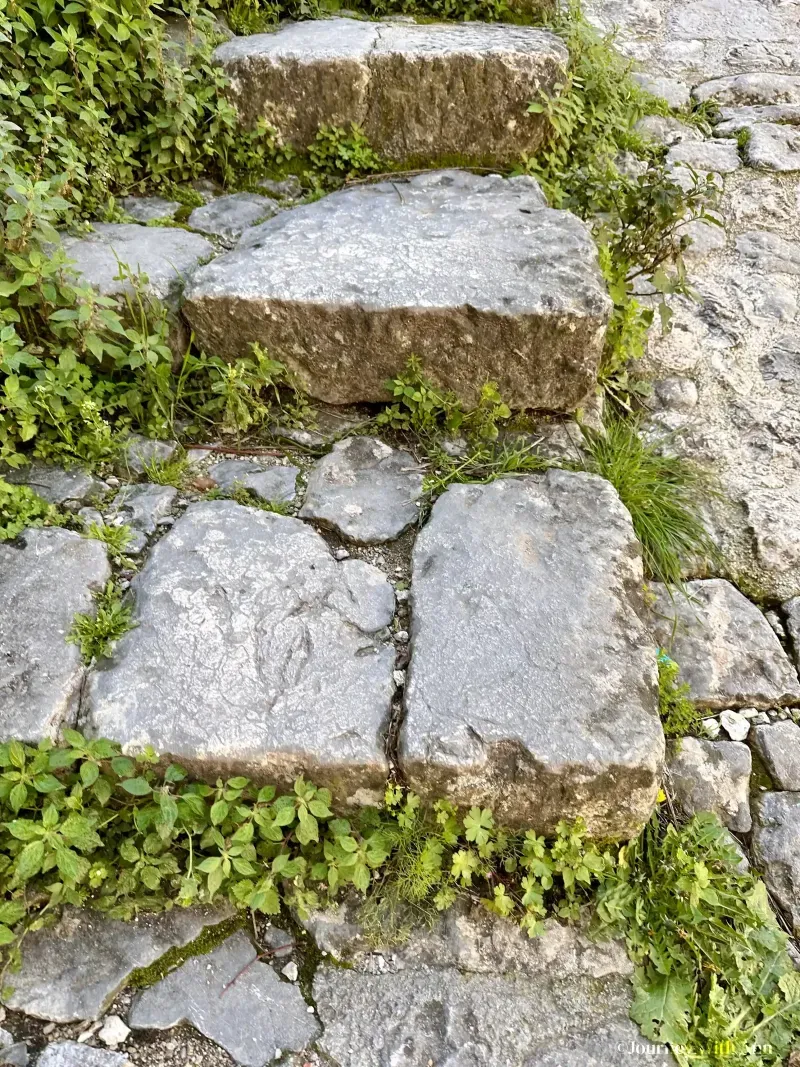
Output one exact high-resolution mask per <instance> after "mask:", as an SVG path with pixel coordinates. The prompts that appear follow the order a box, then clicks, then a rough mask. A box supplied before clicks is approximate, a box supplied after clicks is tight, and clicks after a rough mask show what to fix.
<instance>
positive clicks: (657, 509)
mask: <svg viewBox="0 0 800 1067" xmlns="http://www.w3.org/2000/svg"><path fill="white" fill-rule="evenodd" d="M584 436H585V439H586V445H587V448H588V451H589V460H588V463H587V469H588V470H591V471H592V472H594V473H596V474H600V475H601V476H602V477H603V478H607V479H608V481H609V482H611V484H612V485H613V486H614V488H615V489H616V490H617V492H618V493H619V497H620V500H621V501H622V503H623V504H624V505H625V507H626V508H627V509H628V511H629V512H630V515H631V519H632V520H633V529H634V531H635V533H636V536H637V538H638V539H639V541H640V542H641V545H642V554H643V557H644V567H645V572H646V574H647V575H649V576H651V577H653V578H655V579H656V580H657V581H660V582H665V583H667V584H669V585H680V584H681V583H682V579H683V574H684V567H685V565H686V564H687V563H688V562H690V561H693V560H695V561H696V560H697V559H698V558H705V559H710V558H713V556H714V547H713V545H712V543H711V541H710V539H709V537H708V534H707V532H706V529H705V526H704V525H703V522H702V519H701V518H700V517H699V514H698V511H699V505H700V501H701V499H702V496H703V493H707V492H708V486H707V485H706V484H705V481H704V479H703V477H702V476H701V474H700V473H699V472H698V471H697V470H696V469H695V468H694V467H693V466H692V465H691V464H689V463H687V462H686V461H685V460H683V459H681V458H679V457H677V456H674V455H671V454H670V453H669V452H668V451H667V450H666V449H665V447H664V446H665V444H666V442H663V441H661V442H659V441H652V440H645V438H643V437H642V436H640V434H639V433H638V428H637V425H636V422H635V421H634V420H631V419H622V418H616V417H613V418H611V419H609V420H608V421H607V423H606V426H605V432H604V433H594V432H592V431H590V430H585V431H584Z"/></svg>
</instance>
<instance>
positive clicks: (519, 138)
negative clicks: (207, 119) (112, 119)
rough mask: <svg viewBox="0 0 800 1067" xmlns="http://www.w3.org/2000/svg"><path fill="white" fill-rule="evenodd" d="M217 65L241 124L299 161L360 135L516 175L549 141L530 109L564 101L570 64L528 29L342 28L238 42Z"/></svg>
mask: <svg viewBox="0 0 800 1067" xmlns="http://www.w3.org/2000/svg"><path fill="white" fill-rule="evenodd" d="M214 58H215V60H216V61H217V62H218V63H219V64H220V65H221V66H222V67H223V69H224V70H225V72H226V74H227V75H228V77H229V78H230V79H231V84H230V89H229V95H230V96H231V99H232V100H233V102H234V103H235V105H236V107H237V108H238V110H239V113H240V115H241V116H242V119H243V121H244V122H245V123H246V124H248V125H253V124H254V123H255V122H256V120H257V119H259V118H266V119H267V121H268V122H269V123H271V124H272V125H273V126H274V127H276V128H277V130H278V131H279V133H280V134H281V136H282V137H283V139H284V140H285V141H287V142H288V143H290V144H292V145H293V146H294V147H295V148H297V149H301V150H302V149H305V148H306V147H307V146H308V145H309V144H310V143H311V142H312V141H313V139H314V137H315V135H316V132H317V130H318V128H319V127H320V126H321V125H335V126H344V127H349V126H350V124H351V123H357V124H358V125H360V126H362V127H363V129H364V131H365V133H366V135H367V137H368V138H369V140H370V142H371V144H372V146H373V148H375V149H376V150H377V151H378V152H379V153H380V154H381V155H383V156H385V157H387V158H389V159H393V160H398V161H405V162H413V161H418V160H420V158H425V159H428V160H435V159H441V158H442V157H443V156H448V155H454V154H456V155H459V156H462V157H467V158H469V159H473V160H488V159H490V160H492V162H496V163H501V162H509V163H511V162H516V161H517V160H518V159H519V157H520V155H521V153H522V152H528V153H530V152H534V151H535V150H536V149H537V148H538V147H539V146H540V145H541V143H542V141H543V139H544V138H545V136H546V132H547V121H546V119H545V118H544V116H542V115H534V114H528V113H527V108H528V104H529V103H530V102H531V101H532V100H534V99H538V98H539V95H540V94H545V95H554V94H555V93H556V92H557V89H556V86H557V85H559V84H561V83H563V81H564V71H565V69H566V64H567V59H568V56H567V50H566V48H565V47H564V44H563V42H562V41H561V40H560V39H559V38H558V37H556V36H555V35H554V34H551V33H547V32H545V31H542V30H537V29H532V28H531V27H528V26H510V25H500V24H493V25H490V24H485V23H481V22H469V23H437V24H431V23H428V24H416V23H414V22H392V23H383V24H381V23H376V22H366V21H357V20H355V19H347V18H344V19H343V18H334V19H325V20H317V21H310V22H300V23H284V24H283V25H282V26H281V27H280V28H279V29H278V30H277V31H276V32H274V33H264V34H255V35H253V36H250V37H236V38H234V39H233V40H231V41H227V42H226V43H225V44H223V45H220V47H219V48H217V50H216V52H215V53H214Z"/></svg>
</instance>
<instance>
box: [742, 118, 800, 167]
mask: <svg viewBox="0 0 800 1067" xmlns="http://www.w3.org/2000/svg"><path fill="white" fill-rule="evenodd" d="M749 129H750V139H749V140H748V142H747V145H746V147H745V152H746V154H747V161H748V162H749V163H750V164H751V166H753V167H762V168H763V169H764V170H776V171H781V172H788V171H800V131H799V130H797V129H796V127H794V126H779V125H776V124H775V123H773V122H757V123H755V124H754V125H753V126H751V127H750V128H749Z"/></svg>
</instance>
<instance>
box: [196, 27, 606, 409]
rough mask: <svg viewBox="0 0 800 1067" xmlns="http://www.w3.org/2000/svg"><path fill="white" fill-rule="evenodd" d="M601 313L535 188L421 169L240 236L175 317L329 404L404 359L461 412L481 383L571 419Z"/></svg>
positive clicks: (581, 244)
mask: <svg viewBox="0 0 800 1067" xmlns="http://www.w3.org/2000/svg"><path fill="white" fill-rule="evenodd" d="M307 25H312V24H311V23H308V24H307ZM445 264H446V269H443V268H444V265H445ZM609 308H610V302H609V299H608V296H607V295H606V292H605V286H604V284H603V281H602V278H601V276H600V273H599V270H598V265H597V254H596V249H595V246H594V243H593V241H592V238H591V236H590V234H589V231H588V230H587V228H586V226H585V225H584V224H583V223H582V222H581V221H580V220H579V219H577V218H576V217H575V216H573V215H570V214H569V213H567V212H563V211H553V210H551V209H549V208H547V207H546V206H545V202H544V198H543V195H542V192H541V190H540V189H539V187H538V185H537V184H536V182H534V181H533V180H532V179H530V178H526V177H519V178H512V179H510V180H508V181H507V180H504V179H503V178H501V177H499V176H498V175H489V176H477V175H473V174H468V173H466V172H463V171H433V172H430V173H427V174H423V175H419V176H418V177H415V178H412V179H411V180H409V181H404V182H403V181H393V182H381V183H378V184H376V185H362V186H356V187H353V188H350V189H344V190H342V191H340V192H337V193H333V194H331V195H330V196H327V197H325V198H324V199H323V200H320V201H317V202H316V203H313V204H306V205H302V206H300V207H298V208H295V209H294V210H292V211H284V212H281V213H280V214H279V215H278V216H276V217H275V218H273V219H270V220H269V221H268V222H265V223H262V225H261V226H256V227H254V228H253V229H251V230H249V231H248V232H247V233H246V234H245V235H244V237H243V238H242V240H241V241H240V243H239V246H238V248H237V249H236V250H235V251H233V252H230V253H228V254H227V255H224V256H221V257H219V258H218V259H217V260H215V261H214V262H213V263H210V264H209V265H208V266H206V267H204V268H202V269H201V270H200V271H198V273H197V274H196V275H195V277H194V279H193V282H192V283H191V284H190V286H189V288H188V290H187V299H186V305H185V309H184V310H185V313H186V315H187V317H188V319H189V321H190V323H191V325H192V327H193V329H194V330H195V334H196V337H197V340H198V343H199V344H200V345H201V346H203V347H205V348H206V350H207V351H213V352H216V353H218V354H220V355H223V356H226V357H238V356H244V355H247V354H248V352H249V350H250V345H251V343H252V342H254V341H257V342H259V343H260V344H262V345H264V346H265V347H266V348H267V349H268V350H269V351H270V352H271V354H272V355H273V356H275V357H276V358H280V359H282V360H284V362H286V363H287V365H288V366H289V367H290V369H291V370H292V371H293V372H294V373H295V374H296V375H297V377H298V379H299V382H300V384H301V385H302V386H303V387H304V388H305V389H306V390H307V391H309V392H310V393H311V394H312V395H313V396H315V397H317V398H318V399H321V400H327V401H330V402H331V403H350V402H355V401H379V400H385V399H386V390H385V383H386V381H387V379H389V378H392V377H395V376H396V375H397V374H398V373H399V372H400V371H401V370H402V368H403V367H404V366H405V364H406V362H407V360H408V358H409V357H410V356H411V355H417V356H418V357H419V358H420V361H421V363H422V367H423V369H424V372H425V373H426V374H428V375H429V376H430V377H432V378H433V379H435V380H436V381H437V382H438V383H439V384H440V385H442V386H446V387H448V388H451V389H453V390H454V391H455V392H456V393H457V394H458V395H459V396H460V397H461V398H462V400H464V401H466V402H468V403H474V402H475V400H476V399H477V396H478V392H479V390H480V387H481V386H482V385H483V383H484V382H485V381H486V380H487V379H491V380H493V381H496V382H497V383H498V386H499V389H500V392H501V394H502V395H503V397H504V398H505V400H506V401H507V402H508V403H510V404H512V405H514V406H518V407H538V408H548V409H553V410H556V409H557V410H571V409H574V408H575V407H576V406H577V405H578V404H580V403H581V401H582V400H584V399H585V398H586V397H587V395H588V394H589V392H590V391H591V390H592V389H593V387H594V381H595V377H596V372H597V366H598V361H599V357H600V352H601V349H602V344H603V337H604V334H605V325H606V321H607V319H608V313H609Z"/></svg>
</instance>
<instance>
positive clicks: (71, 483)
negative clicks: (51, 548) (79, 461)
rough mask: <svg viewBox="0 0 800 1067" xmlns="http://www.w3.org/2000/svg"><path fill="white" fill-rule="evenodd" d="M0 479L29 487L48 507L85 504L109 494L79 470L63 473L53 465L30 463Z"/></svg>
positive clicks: (99, 480)
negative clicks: (49, 504) (46, 502)
mask: <svg viewBox="0 0 800 1067" xmlns="http://www.w3.org/2000/svg"><path fill="white" fill-rule="evenodd" d="M0 478H2V479H3V480H4V481H6V482H11V484H12V485H29V486H30V487H31V489H33V491H34V492H35V493H38V494H39V496H41V497H43V498H44V499H45V500H47V501H49V502H50V503H51V504H85V503H86V502H87V501H89V500H92V499H93V498H94V497H96V496H102V494H103V493H106V492H108V486H107V485H106V483H105V482H104V481H101V479H100V478H96V477H95V476H94V475H93V474H91V473H90V472H89V471H84V470H81V469H80V467H71V468H70V469H68V470H64V468H63V467H56V466H54V465H53V464H52V463H40V462H38V461H37V460H34V462H33V463H30V464H27V465H26V466H24V467H17V468H16V469H15V468H11V469H9V470H4V471H2V472H0Z"/></svg>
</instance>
